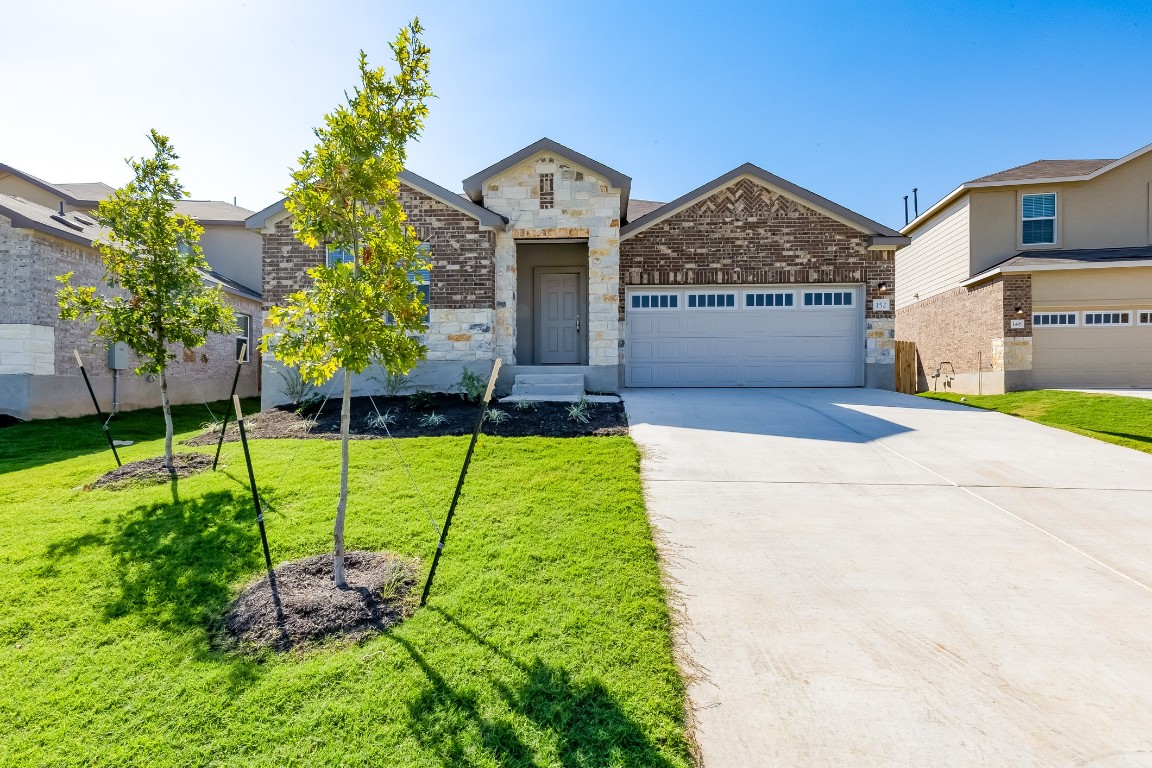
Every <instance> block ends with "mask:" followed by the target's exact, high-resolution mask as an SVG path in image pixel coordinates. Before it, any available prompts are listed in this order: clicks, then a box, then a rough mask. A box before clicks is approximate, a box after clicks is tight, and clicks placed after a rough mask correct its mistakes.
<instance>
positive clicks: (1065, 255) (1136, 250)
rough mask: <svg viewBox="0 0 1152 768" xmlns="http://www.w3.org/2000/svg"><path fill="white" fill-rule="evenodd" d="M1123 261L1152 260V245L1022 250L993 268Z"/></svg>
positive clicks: (1118, 262)
mask: <svg viewBox="0 0 1152 768" xmlns="http://www.w3.org/2000/svg"><path fill="white" fill-rule="evenodd" d="M1125 261H1152V246H1137V247H1132V248H1077V249H1072V250H1061V251H1056V250H1053V251H1024V252H1022V253H1018V254H1016V255H1015V256H1013V257H1012V258H1010V259H1007V260H1005V261H1003V262H1001V263H1000V264H997V265H996V267H993V269H995V268H1000V269H1003V268H1004V267H1048V266H1054V265H1058V264H1068V265H1076V264H1109V263H1117V264H1120V263H1122V262H1125Z"/></svg>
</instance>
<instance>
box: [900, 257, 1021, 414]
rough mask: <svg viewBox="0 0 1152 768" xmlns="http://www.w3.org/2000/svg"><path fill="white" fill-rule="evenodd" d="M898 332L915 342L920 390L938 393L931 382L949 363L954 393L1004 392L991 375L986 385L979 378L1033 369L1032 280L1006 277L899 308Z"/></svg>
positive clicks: (1019, 275)
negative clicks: (1019, 325) (1021, 324)
mask: <svg viewBox="0 0 1152 768" xmlns="http://www.w3.org/2000/svg"><path fill="white" fill-rule="evenodd" d="M1017 307H1019V308H1020V311H1019V312H1017V311H1016V308H1017ZM1013 320H1023V321H1024V327H1023V328H1016V329H1014V328H1012V321H1013ZM896 329H897V330H896V337H897V338H898V339H906V340H909V341H915V342H916V356H917V368H918V374H919V379H920V387H921V388H922V389H930V388H932V386H933V384H934V383H935V384H936V386H937V387H938V388H939V386H940V383H939V382H933V381H932V379H931V377H932V375H933V373H934V372H935V371H936V369H937V367H939V366H940V365H941V363H943V362H945V361H947V362H949V363H951V364H952V368H949V367H947V366H945V367H944V370H943V371H942V373H943V374H949V373H950V372H951V370H952V369H953V368H954V369H955V372H956V374H957V376H956V384H955V385H954V387H953V388H954V389H955V390H956V391H960V392H969V393H972V392H976V391H978V390H981V391H984V392H988V393H990V392H994V391H997V389H1002V388H1003V387H1004V383H1003V378H1002V377H1000V378H997V377H996V376H990V377H989V378H988V379H987V381H986V382H985V381H979V380H977V378H976V377H977V374H978V373H983V374H1003V373H1005V372H1011V371H1021V370H1028V369H1029V368H1030V367H1031V340H1032V276H1031V275H1027V274H1010V275H1003V276H1000V277H997V278H994V279H992V280H989V281H987V282H983V283H980V284H977V285H974V286H971V287H961V288H954V289H952V290H950V291H947V292H945V293H941V294H937V295H936V296H932V297H930V298H928V299H925V300H923V301H918V302H916V303H915V304H912V305H909V306H907V307H901V308H900V309H899V310H897V312H896Z"/></svg>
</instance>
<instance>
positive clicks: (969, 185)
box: [900, 144, 1152, 233]
mask: <svg viewBox="0 0 1152 768" xmlns="http://www.w3.org/2000/svg"><path fill="white" fill-rule="evenodd" d="M1149 152H1152V144H1148V145H1147V146H1143V147H1141V148H1140V149H1138V150H1136V151H1135V152H1130V153H1129V154H1127V155H1125V156H1124V157H1121V158H1120V159H1118V160H1036V161H1034V162H1031V163H1025V164H1024V165H1018V166H1016V167H1015V168H1009V169H1008V170H1006V171H999V172H997V173H993V174H989V175H987V176H981V177H980V178H978V179H973V180H972V181H967V182H965V183H963V184H961V185H960V186H958V187H956V189H954V190H952V191H951V192H949V193H948V194H947V195H945V196H944V197H943V198H942V199H941V200H939V201H938V202H937V203H935V204H934V205H933V206H931V207H930V208H928V210H926V211H924V213H922V214H920V215H919V216H917V217H916V218H915V219H913V220H912V221H910V222H908V223H907V224H905V225H904V228H903V229H901V230H900V231H901V232H904V233H910V232H912V230H914V229H918V228H919V227H920V226H921V225H923V224H924V223H926V222H927V221H928V220H929V219H931V218H932V217H934V216H935V215H936V214H937V213H939V212H940V211H942V210H943V209H944V208H945V207H947V206H949V205H951V204H952V203H953V202H954V201H955V200H956V199H957V198H959V197H960V196H962V195H965V194H967V193H968V190H971V189H982V188H986V187H1014V186H1021V185H1025V184H1059V183H1064V182H1077V181H1091V180H1092V179H1095V178H1096V177H1097V176H1101V175H1103V174H1105V173H1108V171H1111V170H1112V169H1114V168H1119V167H1120V166H1121V165H1124V164H1125V163H1128V162H1131V161H1132V160H1135V159H1137V158H1139V157H1143V156H1144V155H1146V154H1148V153H1149Z"/></svg>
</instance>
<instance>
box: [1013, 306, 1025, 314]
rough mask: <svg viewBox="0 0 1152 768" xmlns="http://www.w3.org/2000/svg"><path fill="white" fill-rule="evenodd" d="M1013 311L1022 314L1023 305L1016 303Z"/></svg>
mask: <svg viewBox="0 0 1152 768" xmlns="http://www.w3.org/2000/svg"><path fill="white" fill-rule="evenodd" d="M1015 311H1016V314H1018V315H1022V314H1024V307H1021V306H1020V305H1019V304H1017V305H1016V310H1015Z"/></svg>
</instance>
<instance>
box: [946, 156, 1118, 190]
mask: <svg viewBox="0 0 1152 768" xmlns="http://www.w3.org/2000/svg"><path fill="white" fill-rule="evenodd" d="M1114 162H1116V161H1115V160H1036V161H1034V162H1031V163H1025V164H1024V165H1018V166H1016V167H1015V168H1009V169H1008V170H1006V171H998V172H996V173H990V174H988V175H987V176H981V177H980V178H978V179H972V180H971V181H969V182H965V183H967V184H982V183H984V182H987V181H1024V180H1026V179H1062V178H1066V177H1068V176H1087V175H1088V174H1090V173H1092V172H1094V171H1098V170H1100V169H1101V168H1103V167H1104V166H1106V165H1108V164H1109V163H1114Z"/></svg>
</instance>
